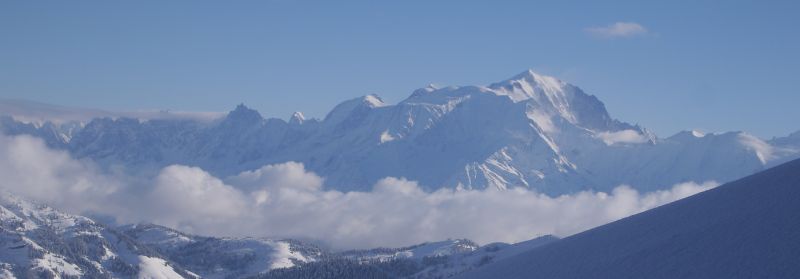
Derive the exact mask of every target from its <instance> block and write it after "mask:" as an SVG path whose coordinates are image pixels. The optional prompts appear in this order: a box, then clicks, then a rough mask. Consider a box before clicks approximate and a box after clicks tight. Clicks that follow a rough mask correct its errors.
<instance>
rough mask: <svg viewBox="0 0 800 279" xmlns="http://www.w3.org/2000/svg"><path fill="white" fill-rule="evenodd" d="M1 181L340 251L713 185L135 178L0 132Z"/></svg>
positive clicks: (489, 234) (512, 232)
mask: <svg viewBox="0 0 800 279" xmlns="http://www.w3.org/2000/svg"><path fill="white" fill-rule="evenodd" d="M0 176H1V177H3V179H2V180H0V188H1V189H5V190H7V191H11V192H12V193H16V194H19V195H23V196H26V197H29V198H33V199H37V200H40V201H44V202H47V203H49V204H51V205H53V206H55V207H57V208H61V209H64V210H66V211H69V212H72V213H87V212H89V213H101V214H104V215H109V216H113V217H114V218H117V220H118V221H119V222H123V223H126V222H153V223H157V224H161V225H165V226H170V227H174V228H177V229H179V230H184V231H187V232H192V233H197V234H204V235H218V236H219V235H225V236H269V237H294V238H311V239H318V240H321V241H324V242H326V243H328V244H330V245H331V246H332V247H334V248H341V249H347V248H369V247H377V246H389V247H394V246H402V245H409V244H416V243H421V242H425V241H434V240H442V239H447V238H469V239H472V240H475V241H477V242H480V243H488V242H494V241H504V242H518V241H523V240H527V239H530V238H533V237H536V236H539V235H545V234H554V235H557V236H568V235H571V234H574V233H577V232H580V231H583V230H586V229H589V228H592V227H595V226H598V225H602V224H605V223H608V222H611V221H614V220H617V219H620V218H623V217H626V216H629V215H632V214H635V213H638V212H641V211H644V210H647V209H650V208H653V207H656V206H659V205H662V204H665V203H668V202H671V201H674V200H677V199H681V198H684V197H687V196H690V195H693V194H695V193H698V192H701V191H704V190H707V189H710V188H713V187H715V186H717V184H716V183H714V182H707V183H702V184H697V183H691V182H690V183H682V184H678V185H675V186H673V187H672V188H670V189H668V190H663V191H656V192H650V193H639V192H637V191H636V190H634V189H633V188H631V187H629V186H619V187H617V188H615V189H614V190H613V191H612V192H610V193H602V192H579V193H575V194H572V195H564V196H559V197H550V196H547V195H544V194H540V193H537V192H534V191H530V190H526V189H512V190H505V191H500V190H482V191H478V190H469V191H454V190H450V189H442V190H438V191H435V192H425V191H423V190H422V187H420V185H418V184H417V182H414V181H410V180H406V179H403V178H393V177H387V178H384V179H382V180H380V181H379V182H377V183H376V184H375V185H374V188H373V190H372V191H370V192H346V193H345V192H339V191H334V190H326V189H323V187H322V185H323V178H322V177H319V176H318V175H316V174H314V173H312V172H309V171H307V170H305V168H304V166H303V165H302V164H300V163H294V162H287V163H283V164H276V165H268V166H264V167H262V168H260V169H257V170H253V171H247V172H243V173H241V174H239V175H236V176H233V177H228V178H222V179H221V178H217V177H214V176H212V175H211V174H209V173H207V172H206V171H204V170H202V169H200V168H196V167H188V166H182V165H173V166H169V167H166V168H164V169H162V170H161V171H160V172H159V173H158V174H157V175H155V177H150V178H138V179H133V178H130V177H126V176H125V175H122V174H109V173H104V172H101V171H99V170H98V168H96V167H94V166H93V163H92V162H89V161H80V160H75V159H73V158H71V157H70V156H69V154H67V153H65V152H62V151H55V150H50V149H48V148H47V147H45V145H44V144H43V143H42V142H41V141H40V140H39V139H36V138H32V137H27V136H16V137H2V136H0Z"/></svg>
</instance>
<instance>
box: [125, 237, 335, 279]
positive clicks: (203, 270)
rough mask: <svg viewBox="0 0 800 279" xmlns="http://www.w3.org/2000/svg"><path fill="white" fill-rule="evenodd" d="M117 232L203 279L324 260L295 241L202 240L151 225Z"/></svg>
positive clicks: (316, 250)
mask: <svg viewBox="0 0 800 279" xmlns="http://www.w3.org/2000/svg"><path fill="white" fill-rule="evenodd" d="M120 229H121V230H123V231H124V233H125V234H126V235H128V236H130V237H131V238H132V239H135V240H136V241H138V242H139V243H142V244H143V245H146V246H148V247H151V248H153V249H154V250H156V251H158V252H160V253H162V254H164V255H165V256H166V257H167V258H168V259H170V260H173V261H175V262H176V263H178V264H180V265H181V266H184V267H185V268H187V269H189V270H191V271H192V272H194V273H196V274H198V275H200V276H202V277H203V278H241V277H247V276H255V275H258V274H260V273H264V272H267V271H269V270H272V269H276V268H288V267H292V266H294V265H295V264H300V263H306V262H312V261H315V260H318V259H320V258H324V257H325V254H324V253H323V251H322V250H321V249H319V248H317V247H315V246H313V245H309V244H305V243H302V242H299V241H295V240H272V239H260V238H215V237H203V236H195V235H190V234H186V233H182V232H179V231H176V230H173V229H170V228H166V227H162V226H157V225H151V224H139V225H127V226H124V227H121V228H120Z"/></svg>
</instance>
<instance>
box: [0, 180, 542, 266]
mask: <svg viewBox="0 0 800 279" xmlns="http://www.w3.org/2000/svg"><path fill="white" fill-rule="evenodd" d="M556 240H557V238H555V237H553V236H544V237H540V238H536V239H534V240H530V241H527V242H523V243H518V244H514V245H510V244H506V243H491V244H487V245H484V246H479V245H477V244H476V243H474V242H472V241H470V240H466V239H455V240H445V241H438V242H429V243H422V244H418V245H413V246H409V247H402V248H375V249H369V250H351V251H344V252H335V251H330V250H326V249H323V248H320V247H318V246H315V245H312V244H308V243H305V242H302V241H297V240H292V239H282V240H278V239H265V238H217V237H205V236H197V235H192V234H187V233H183V232H180V231H177V230H174V229H171V228H167V227H163V226H158V225H153V224H135V225H124V226H121V227H109V226H107V225H104V224H101V223H97V222H95V221H93V220H92V219H90V218H87V217H83V216H78V215H70V214H66V213H63V212H60V211H58V210H56V209H53V208H51V207H48V206H46V205H43V204H39V203H36V202H32V201H29V200H25V199H22V198H19V197H17V196H14V195H12V194H9V193H6V192H0V278H148V279H149V278H166V279H170V278H172V279H174V278H251V277H265V278H293V277H292V275H293V274H297V273H300V274H303V271H305V270H308V269H312V270H329V269H348V268H351V269H352V268H355V270H356V271H355V273H353V275H354V276H357V278H369V274H371V273H369V272H365V270H366V271H370V270H371V271H375V270H380V274H382V275H385V276H388V277H390V278H394V277H397V276H401V275H403V276H411V277H413V278H443V277H451V276H453V275H456V274H461V273H463V272H467V271H470V270H473V269H475V268H478V267H481V266H483V265H486V264H489V263H493V262H496V261H499V260H502V259H505V258H509V257H512V256H514V255H517V254H519V253H522V252H525V251H527V250H529V249H533V248H535V247H539V246H542V245H545V244H547V243H550V242H553V241H556ZM359 276H360V277H359ZM363 276H366V277H363Z"/></svg>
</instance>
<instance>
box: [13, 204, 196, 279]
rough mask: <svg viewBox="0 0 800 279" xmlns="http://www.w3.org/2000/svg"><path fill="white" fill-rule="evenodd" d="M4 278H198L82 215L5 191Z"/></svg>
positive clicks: (153, 251)
mask: <svg viewBox="0 0 800 279" xmlns="http://www.w3.org/2000/svg"><path fill="white" fill-rule="evenodd" d="M0 277H1V278H194V277H196V276H195V275H194V274H193V273H191V272H189V271H187V270H185V269H183V268H181V267H180V266H179V265H177V264H175V263H174V262H172V261H169V260H166V259H165V257H163V256H162V255H161V254H159V253H158V252H157V251H155V250H153V249H151V248H150V247H147V246H145V245H142V244H141V243H138V242H137V241H135V240H133V239H131V238H129V237H128V236H127V235H125V234H123V233H121V232H119V231H118V230H115V229H112V228H108V227H106V226H103V225H101V224H98V223H96V222H94V221H92V220H91V219H89V218H86V217H82V216H75V215H69V214H65V213H62V212H59V211H57V210H54V209H53V208H50V207H47V206H44V205H40V204H36V203H33V202H30V201H26V200H23V199H20V198H17V197H15V196H13V195H10V194H7V193H4V192H3V193H0Z"/></svg>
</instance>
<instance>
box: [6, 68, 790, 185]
mask: <svg viewBox="0 0 800 279" xmlns="http://www.w3.org/2000/svg"><path fill="white" fill-rule="evenodd" d="M2 114H10V115H12V116H13V114H14V111H2V107H0V115H2ZM0 131H3V132H4V133H7V134H32V135H36V136H39V137H43V138H45V140H46V142H47V143H48V144H49V145H50V146H52V147H56V148H62V149H67V150H69V151H70V152H71V153H72V154H73V155H74V156H76V157H79V158H91V159H94V160H96V161H99V162H101V165H106V166H113V165H117V164H118V165H124V166H126V167H128V168H131V169H134V170H135V171H140V170H152V169H158V168H161V167H164V166H167V165H170V164H183V165H192V166H199V167H202V168H203V169H205V170H207V171H209V172H211V173H212V174H214V175H216V176H218V177H226V176H230V175H235V174H238V173H240V172H242V171H245V170H253V169H257V168H260V167H261V166H263V165H266V164H274V163H283V162H287V161H296V162H301V163H303V164H304V165H305V166H306V168H307V169H309V170H311V171H314V172H315V173H317V174H319V175H321V176H323V177H325V178H326V180H325V183H326V185H327V186H329V187H332V188H335V189H338V190H344V191H347V190H368V189H370V187H372V185H373V184H374V183H375V182H376V181H378V180H379V179H381V178H384V177H387V176H392V177H405V178H408V179H411V180H416V181H419V182H420V184H421V185H423V186H425V187H430V188H434V189H435V188H440V187H462V188H467V189H470V188H476V189H482V188H487V187H488V188H500V189H504V188H509V187H518V186H519V187H530V188H535V189H538V190H540V191H542V192H545V193H547V194H551V195H556V194H563V193H572V192H575V191H579V190H586V189H592V190H598V191H609V190H611V189H612V188H613V187H616V186H618V185H620V184H630V185H632V186H633V187H634V188H638V189H640V190H652V189H663V188H666V187H670V186H671V185H673V184H675V183H680V182H685V181H689V180H692V181H707V180H716V181H719V182H725V181H730V180H733V179H736V178H739V177H742V176H745V175H748V174H752V173H754V172H757V171H760V170H763V169H765V168H766V167H769V166H772V165H775V164H777V163H780V162H784V161H786V160H789V159H791V158H797V157H798V156H799V155H800V151H799V150H800V148H797V146H798V144H797V142H798V141H797V140H792V138H787V139H782V140H781V139H776V140H773V141H769V142H767V141H763V140H761V139H758V138H756V137H753V136H751V135H748V134H746V133H743V132H732V133H723V134H701V133H697V132H683V133H679V134H677V135H675V136H672V137H668V138H663V139H662V138H658V137H656V136H655V135H653V134H652V133H650V132H649V131H647V130H646V129H644V128H642V127H639V126H637V125H631V124H628V123H625V122H622V121H618V120H616V119H614V118H612V117H611V116H610V114H609V113H608V112H607V111H606V109H605V106H604V105H603V103H602V102H601V101H600V100H598V99H597V98H596V97H595V96H592V95H589V94H586V93H584V92H583V91H582V90H581V89H580V88H578V87H576V86H574V85H571V84H568V83H565V82H563V81H560V80H558V79H556V78H553V77H548V76H544V75H540V74H537V73H534V72H532V71H525V72H523V73H521V74H519V75H517V76H514V77H512V78H511V79H508V80H505V81H501V82H498V83H495V84H491V85H488V86H462V87H445V88H436V87H433V86H429V87H426V88H422V89H419V90H416V91H414V92H413V93H412V94H411V96H409V97H408V98H407V99H405V100H403V101H401V102H399V103H397V104H387V103H386V102H384V101H383V100H381V99H380V98H379V97H378V96H375V95H368V96H363V97H360V98H355V99H352V100H348V101H345V102H343V103H341V104H339V105H337V106H336V107H335V108H333V110H332V111H331V112H330V113H328V115H327V116H326V117H325V118H324V119H322V120H317V119H306V118H305V117H303V116H302V114H301V113H295V114H293V115H292V117H291V118H290V119H289V121H288V122H287V121H284V120H281V119H264V118H263V117H262V116H261V115H260V114H259V113H258V112H257V111H255V110H252V109H249V108H247V107H245V106H244V105H240V106H238V107H236V109H234V110H233V111H231V112H230V113H229V114H228V115H227V116H225V117H223V118H220V119H217V120H215V121H212V122H208V121H196V120H191V119H186V118H181V119H175V118H169V119H160V118H151V119H141V118H140V119H127V118H98V119H94V120H93V121H90V122H88V123H85V124H82V123H77V124H76V123H60V124H48V123H39V124H34V123H25V122H21V121H17V120H16V119H15V118H5V119H3V121H0Z"/></svg>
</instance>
